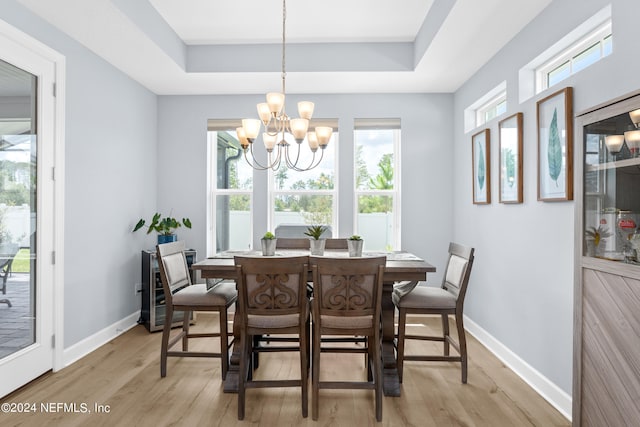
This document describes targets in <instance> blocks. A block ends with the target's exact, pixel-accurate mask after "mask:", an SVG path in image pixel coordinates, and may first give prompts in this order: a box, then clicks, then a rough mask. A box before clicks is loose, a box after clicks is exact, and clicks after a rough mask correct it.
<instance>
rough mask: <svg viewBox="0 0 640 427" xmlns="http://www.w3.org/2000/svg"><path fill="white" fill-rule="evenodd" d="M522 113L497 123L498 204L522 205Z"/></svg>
mask: <svg viewBox="0 0 640 427" xmlns="http://www.w3.org/2000/svg"><path fill="white" fill-rule="evenodd" d="M522 117H523V115H522V113H516V114H514V115H512V116H509V117H507V118H506V119H504V120H501V121H500V122H498V138H499V139H498V152H499V153H500V164H499V172H500V178H499V183H500V189H499V194H498V201H499V202H500V203H522V165H523V161H522V120H523V119H522Z"/></svg>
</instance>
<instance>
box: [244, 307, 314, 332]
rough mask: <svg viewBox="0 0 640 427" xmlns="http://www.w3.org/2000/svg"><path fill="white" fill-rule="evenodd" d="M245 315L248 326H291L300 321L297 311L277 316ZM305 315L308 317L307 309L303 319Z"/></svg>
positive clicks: (274, 327) (270, 327)
mask: <svg viewBox="0 0 640 427" xmlns="http://www.w3.org/2000/svg"><path fill="white" fill-rule="evenodd" d="M247 317H248V322H247V323H248V326H249V327H250V328H259V329H260V328H269V329H278V328H292V327H295V326H298V325H299V323H300V316H299V315H298V313H294V314H282V315H278V316H269V315H259V314H250V315H248V316H247ZM307 317H309V312H308V311H307V313H306V316H305V319H306V318H307Z"/></svg>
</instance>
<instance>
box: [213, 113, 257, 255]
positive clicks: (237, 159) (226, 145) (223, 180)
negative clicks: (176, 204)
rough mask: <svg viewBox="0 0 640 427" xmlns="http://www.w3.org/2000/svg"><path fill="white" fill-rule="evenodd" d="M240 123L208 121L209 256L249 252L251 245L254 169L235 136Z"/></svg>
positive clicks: (238, 121)
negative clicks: (238, 250) (228, 251)
mask: <svg viewBox="0 0 640 427" xmlns="http://www.w3.org/2000/svg"><path fill="white" fill-rule="evenodd" d="M240 125H241V123H240V120H237V121H230V120H209V123H208V127H209V161H210V165H209V171H210V174H211V178H210V180H209V182H210V187H211V188H210V194H211V198H210V206H211V209H210V218H211V221H210V223H212V224H214V226H213V227H211V233H210V242H209V247H208V249H207V252H208V253H212V252H220V251H225V250H233V249H249V248H250V247H251V243H252V240H253V239H252V229H253V227H252V204H253V203H252V202H253V198H252V194H253V169H252V168H251V166H249V165H248V164H247V162H246V161H245V159H244V157H243V151H242V148H240V143H239V142H238V138H237V136H236V131H235V129H236V127H239V126H240Z"/></svg>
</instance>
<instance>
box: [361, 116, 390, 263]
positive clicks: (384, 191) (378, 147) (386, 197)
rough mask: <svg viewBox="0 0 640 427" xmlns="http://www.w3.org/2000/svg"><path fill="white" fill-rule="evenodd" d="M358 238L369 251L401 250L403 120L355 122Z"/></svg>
mask: <svg viewBox="0 0 640 427" xmlns="http://www.w3.org/2000/svg"><path fill="white" fill-rule="evenodd" d="M353 139H354V149H355V153H354V159H355V164H354V168H353V169H354V174H355V175H354V183H355V200H354V201H355V221H354V230H355V234H359V235H360V236H362V238H363V239H364V240H365V248H366V250H394V249H398V248H399V247H400V221H399V218H400V209H399V206H400V201H399V197H400V174H399V173H398V171H399V170H400V164H399V163H400V119H356V120H355V121H354V138H353Z"/></svg>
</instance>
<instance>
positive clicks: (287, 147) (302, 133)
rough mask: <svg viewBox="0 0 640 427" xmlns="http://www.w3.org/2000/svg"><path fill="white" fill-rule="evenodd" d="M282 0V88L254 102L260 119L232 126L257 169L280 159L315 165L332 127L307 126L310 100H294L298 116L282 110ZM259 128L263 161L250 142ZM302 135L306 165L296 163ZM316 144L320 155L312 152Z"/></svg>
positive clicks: (291, 164)
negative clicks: (307, 157) (307, 155)
mask: <svg viewBox="0 0 640 427" xmlns="http://www.w3.org/2000/svg"><path fill="white" fill-rule="evenodd" d="M286 3H287V2H286V0H282V74H281V78H282V92H271V93H268V94H267V97H266V98H267V102H261V103H259V104H258V105H257V108H258V116H259V117H260V119H259V120H258V119H243V120H242V127H239V128H237V129H236V133H237V135H238V140H239V141H240V146H241V147H242V150H243V152H244V158H245V160H246V161H247V163H249V165H251V167H253V168H254V169H258V170H266V169H272V170H277V169H278V168H279V167H280V163H281V161H283V160H284V162H285V164H286V165H287V167H288V168H289V169H292V170H295V171H299V172H302V171H307V170H310V169H313V168H315V167H316V166H318V165H319V164H320V162H321V161H322V157H323V154H324V149H325V148H326V147H327V144H329V140H330V139H331V134H332V132H333V129H332V128H331V127H327V126H316V128H315V129H314V130H309V122H310V120H311V116H312V115H313V108H314V104H313V102H310V101H302V102H298V115H299V116H300V117H299V118H290V117H289V116H288V115H287V113H286V111H285V106H284V103H285V80H286V76H287V73H286V72H285V41H286V36H285V28H286V21H287V4H286ZM262 128H264V129H263V131H262V141H263V143H264V147H265V149H266V151H267V162H266V164H263V163H260V162H259V161H258V160H257V159H256V157H255V155H254V151H253V147H254V142H255V141H256V139H257V138H258V135H260V130H261V129H262ZM286 136H290V137H289V139H291V137H292V138H293V139H294V140H295V143H296V146H297V148H291V147H292V144H290V143H289V142H287V140H286V139H285V137H286ZM305 139H306V141H307V144H308V145H309V149H310V150H311V153H312V157H311V161H310V162H309V164H307V165H298V163H300V160H301V156H300V154H301V146H302V142H303V141H304V140H305ZM318 148H320V155H319V156H317V155H316V153H317V151H318Z"/></svg>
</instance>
